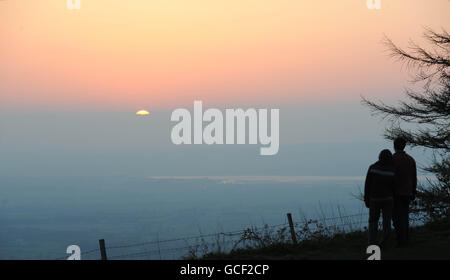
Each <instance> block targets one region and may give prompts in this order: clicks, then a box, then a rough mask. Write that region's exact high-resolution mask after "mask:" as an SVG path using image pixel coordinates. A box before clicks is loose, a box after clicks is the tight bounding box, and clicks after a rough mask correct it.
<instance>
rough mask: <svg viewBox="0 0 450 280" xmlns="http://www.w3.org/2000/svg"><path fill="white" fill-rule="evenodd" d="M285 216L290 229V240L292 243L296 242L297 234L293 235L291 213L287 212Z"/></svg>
mask: <svg viewBox="0 0 450 280" xmlns="http://www.w3.org/2000/svg"><path fill="white" fill-rule="evenodd" d="M287 218H288V221H289V228H290V229H291V238H292V242H294V244H297V236H296V235H295V229H294V223H293V222H292V215H291V213H287Z"/></svg>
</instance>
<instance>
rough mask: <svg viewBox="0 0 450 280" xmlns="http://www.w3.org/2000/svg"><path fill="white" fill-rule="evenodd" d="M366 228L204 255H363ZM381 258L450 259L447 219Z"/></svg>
mask: <svg viewBox="0 0 450 280" xmlns="http://www.w3.org/2000/svg"><path fill="white" fill-rule="evenodd" d="M366 244H367V232H362V231H357V232H352V233H346V234H337V235H335V236H333V237H330V238H318V239H315V240H307V241H302V242H300V243H299V244H298V245H296V246H295V245H293V244H288V243H279V244H273V245H271V246H267V247H264V248H246V249H237V250H234V251H232V252H230V253H226V254H222V253H221V254H218V253H210V254H207V255H205V256H203V259H252V260H253V259H281V260H282V259H313V260H326V259H335V260H338V259H357V260H358V259H366V258H367V257H368V255H367V254H366V253H365V251H366ZM381 259H392V260H395V259H397V260H400V259H450V219H448V218H447V219H443V220H440V221H435V222H430V223H427V224H425V225H423V226H418V227H414V228H412V230H411V243H410V245H409V246H408V247H406V248H396V247H395V242H394V241H392V242H391V243H390V244H388V246H387V248H384V249H382V252H381Z"/></svg>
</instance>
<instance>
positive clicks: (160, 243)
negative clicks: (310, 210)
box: [57, 212, 421, 260]
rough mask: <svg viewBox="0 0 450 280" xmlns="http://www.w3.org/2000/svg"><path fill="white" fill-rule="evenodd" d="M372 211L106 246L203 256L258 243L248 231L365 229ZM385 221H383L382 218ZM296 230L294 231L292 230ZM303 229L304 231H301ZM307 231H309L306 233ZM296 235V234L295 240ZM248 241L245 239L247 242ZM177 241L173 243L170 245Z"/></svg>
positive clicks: (120, 251)
mask: <svg viewBox="0 0 450 280" xmlns="http://www.w3.org/2000/svg"><path fill="white" fill-rule="evenodd" d="M367 221H368V212H361V213H358V214H352V215H339V216H335V217H322V218H317V219H306V218H303V219H302V221H300V222H296V223H292V224H290V223H289V221H285V222H284V223H280V224H275V225H264V226H262V227H254V226H253V227H249V228H246V229H241V230H235V231H228V232H215V233H209V234H200V235H190V236H184V237H177V238H169V239H163V240H151V241H145V242H136V243H130V244H117V245H111V246H105V247H104V249H103V250H105V251H104V254H105V256H106V252H107V255H108V257H107V259H112V260H116V259H148V258H155V259H163V258H170V259H179V258H183V257H186V256H191V257H192V256H195V257H198V256H201V255H203V254H206V253H210V252H213V251H217V250H219V251H221V252H229V251H230V250H232V249H235V248H238V246H239V244H241V246H243V245H244V244H245V245H249V244H250V245H255V243H254V242H253V244H252V242H251V241H249V240H245V239H243V237H244V236H245V235H246V234H247V235H248V234H250V233H252V234H260V235H261V236H262V235H265V236H266V237H267V234H269V235H271V234H272V235H274V234H277V233H278V234H280V233H285V232H287V231H288V229H290V228H291V229H292V231H291V234H294V235H296V236H295V237H296V238H298V239H299V241H300V242H301V241H302V240H304V239H307V236H308V234H307V233H308V232H305V229H307V231H309V232H310V233H311V232H312V233H314V232H317V230H321V231H322V234H323V232H324V229H325V230H326V231H327V232H328V233H330V235H333V234H335V233H337V232H340V233H343V232H353V231H358V230H365V229H366V227H367ZM410 222H411V225H413V226H414V225H417V224H418V223H421V218H420V217H412V218H410ZM380 223H381V221H380ZM292 232H294V233H292ZM300 233H303V234H300ZM305 233H306V234H305ZM296 238H294V237H293V241H294V240H295V242H296ZM243 241H244V242H243ZM169 245H173V246H169ZM101 253H102V248H95V249H91V250H87V251H82V252H81V257H82V259H85V260H86V259H100V258H101V257H100V256H101ZM63 259H67V255H66V256H64V257H60V258H57V260H63Z"/></svg>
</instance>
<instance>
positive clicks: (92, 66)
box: [0, 0, 450, 109]
mask: <svg viewBox="0 0 450 280" xmlns="http://www.w3.org/2000/svg"><path fill="white" fill-rule="evenodd" d="M449 11H450V3H449V2H448V1H447V0H435V1H423V0H398V1H388V0H382V9H381V10H377V11H373V10H369V9H367V7H366V1H365V0H342V1H336V0H316V1H312V0H303V1H302V0H296V1H294V0H258V1H255V0H245V1H243V0H227V1H219V0H192V1H186V0H170V1H168V0H130V1H122V0H95V1H87V0H82V5H81V9H80V10H69V9H67V7H66V1H65V0H40V1H27V0H6V1H0V35H1V36H0V94H1V97H0V102H1V103H2V105H3V106H5V105H6V106H8V107H22V106H27V107H33V106H35V107H40V106H43V107H55V106H68V107H74V108H84V107H86V108H90V107H105V108H116V109H128V108H140V107H149V108H156V107H174V106H178V105H181V104H191V103H192V101H193V100H203V101H206V102H208V103H209V104H211V105H213V104H236V103H251V102H257V103H264V102H271V103H277V104H278V103H279V104H283V103H292V102H303V101H304V100H311V99H317V100H341V99H353V98H359V96H360V95H361V94H364V93H368V94H372V95H373V96H378V97H383V96H386V95H391V94H392V91H394V90H398V89H401V88H402V87H403V86H404V85H405V82H406V78H407V75H406V73H405V71H403V72H402V71H401V70H402V68H401V65H400V64H398V63H396V62H395V61H392V60H391V59H389V58H388V57H387V55H386V53H385V52H383V50H384V49H383V46H382V45H381V43H380V41H381V39H382V36H383V34H386V35H388V36H389V37H391V38H392V39H393V40H394V41H395V42H397V43H399V44H400V45H405V44H406V43H407V41H408V40H409V39H410V38H413V39H417V41H418V42H421V38H420V36H421V33H422V31H423V27H424V26H429V27H431V28H436V29H439V28H441V27H444V28H447V30H448V27H449V24H450V21H449V20H448V14H449ZM399 93H400V92H399Z"/></svg>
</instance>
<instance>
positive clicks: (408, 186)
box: [393, 151, 417, 196]
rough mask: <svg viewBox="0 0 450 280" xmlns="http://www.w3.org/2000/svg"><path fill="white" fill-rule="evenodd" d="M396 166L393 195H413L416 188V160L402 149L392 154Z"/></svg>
mask: <svg viewBox="0 0 450 280" xmlns="http://www.w3.org/2000/svg"><path fill="white" fill-rule="evenodd" d="M393 158H394V165H395V168H396V179H395V187H394V193H395V195H405V196H415V195H416V189H417V169H416V161H415V160H414V159H413V158H412V157H411V156H410V155H408V154H407V153H405V152H404V151H401V152H396V153H395V154H394V155H393Z"/></svg>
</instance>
